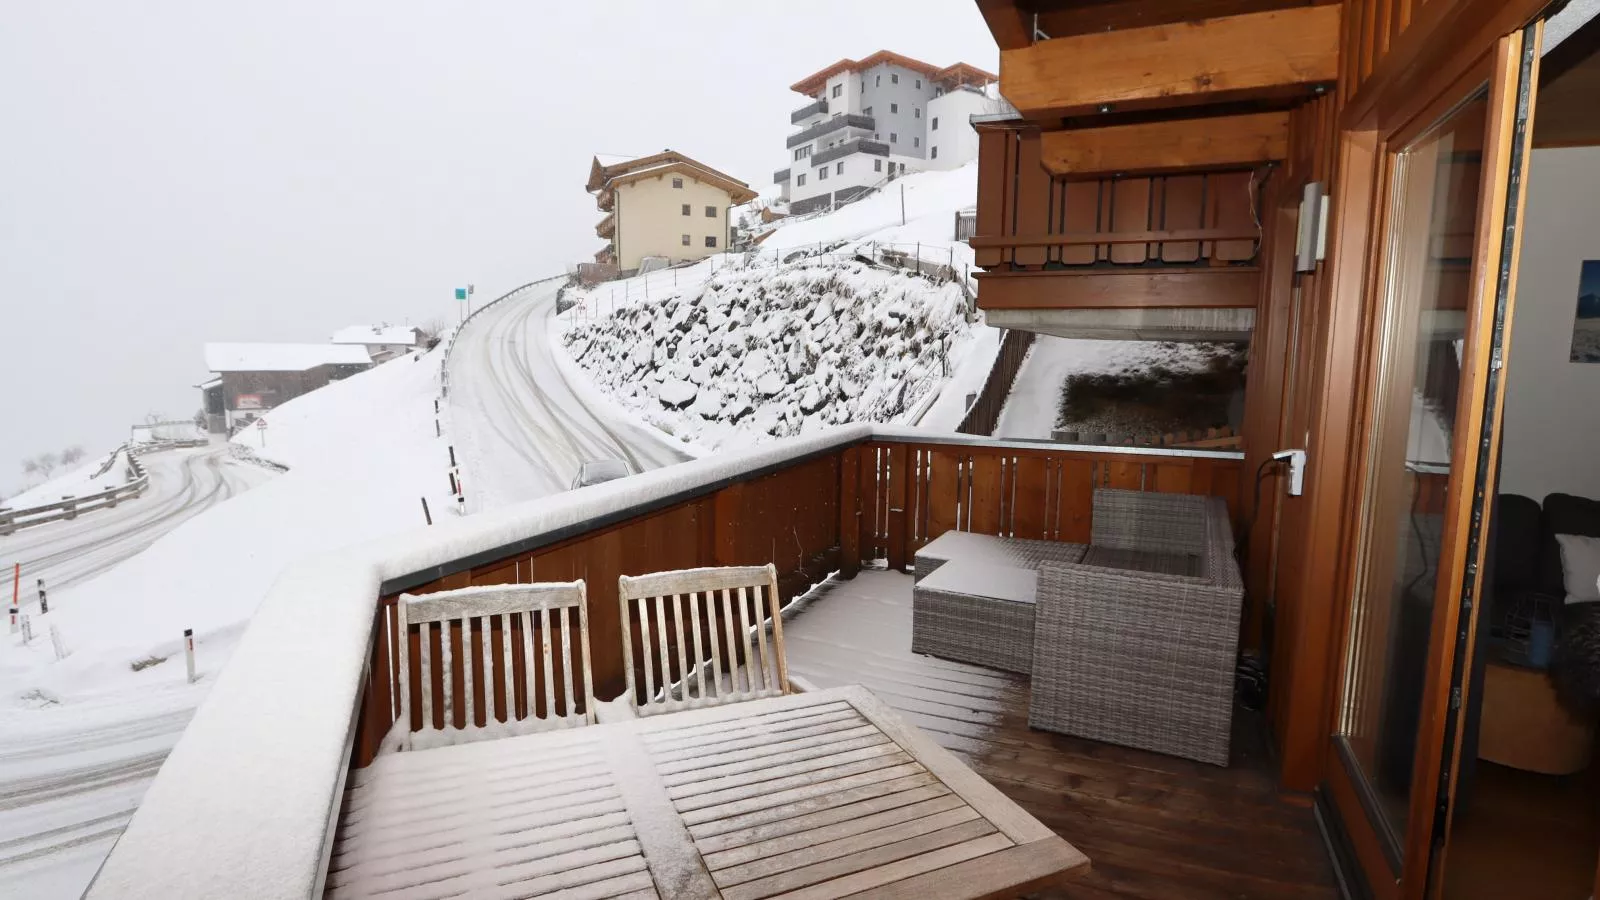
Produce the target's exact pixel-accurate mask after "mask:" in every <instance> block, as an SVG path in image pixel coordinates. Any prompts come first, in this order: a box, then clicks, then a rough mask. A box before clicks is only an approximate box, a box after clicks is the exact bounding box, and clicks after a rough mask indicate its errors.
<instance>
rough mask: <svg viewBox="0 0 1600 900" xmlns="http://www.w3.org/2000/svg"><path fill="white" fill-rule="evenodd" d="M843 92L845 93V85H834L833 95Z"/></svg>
mask: <svg viewBox="0 0 1600 900" xmlns="http://www.w3.org/2000/svg"><path fill="white" fill-rule="evenodd" d="M842 93H844V85H842V84H836V85H834V86H833V96H835V97H837V96H839V95H840V94H842Z"/></svg>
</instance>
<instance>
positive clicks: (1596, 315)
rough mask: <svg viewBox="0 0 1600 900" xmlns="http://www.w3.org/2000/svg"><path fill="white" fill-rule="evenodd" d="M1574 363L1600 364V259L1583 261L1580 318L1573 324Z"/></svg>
mask: <svg viewBox="0 0 1600 900" xmlns="http://www.w3.org/2000/svg"><path fill="white" fill-rule="evenodd" d="M1572 361H1573V362H1575V363H1600V259H1586V260H1584V261H1583V271H1582V272H1581V273H1580V274H1579V275H1578V317H1577V319H1576V320H1575V321H1574V322H1573V323H1572Z"/></svg>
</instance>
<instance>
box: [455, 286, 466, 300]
mask: <svg viewBox="0 0 1600 900" xmlns="http://www.w3.org/2000/svg"><path fill="white" fill-rule="evenodd" d="M456 299H457V300H465V299H467V289H466V288H456Z"/></svg>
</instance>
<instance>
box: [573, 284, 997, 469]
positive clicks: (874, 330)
mask: <svg viewBox="0 0 1600 900" xmlns="http://www.w3.org/2000/svg"><path fill="white" fill-rule="evenodd" d="M971 340H972V327H971V325H970V324H969V323H968V321H967V300H966V297H965V295H964V294H963V293H962V291H961V289H960V287H959V286H957V285H955V284H936V283H934V282H933V281H931V280H929V279H926V278H922V277H918V276H916V275H911V274H906V273H901V272H895V271H889V270H884V269H879V268H875V267H872V266H868V265H866V264H864V263H860V262H853V261H839V260H836V259H835V260H826V261H824V260H805V261H802V262H799V263H796V264H788V265H784V266H780V267H777V268H766V267H759V268H744V269H741V268H733V267H729V268H725V269H723V270H721V271H719V272H717V273H715V274H712V275H710V276H709V277H708V278H707V279H706V280H705V281H704V282H703V283H697V284H694V285H692V286H689V287H686V288H684V289H681V290H680V291H677V292H672V293H668V294H666V295H665V296H663V297H661V299H658V300H653V301H651V302H647V303H637V304H632V305H627V306H623V307H621V308H619V309H617V310H616V312H615V313H614V314H613V315H611V316H608V317H605V318H602V319H600V320H598V321H595V322H593V323H584V324H577V325H575V326H574V327H573V328H572V329H571V330H570V331H569V332H568V333H567V334H566V335H565V337H564V341H565V344H566V346H567V349H568V351H569V352H570V353H571V355H572V356H573V358H574V359H576V360H577V362H578V363H579V365H580V366H581V367H582V368H583V369H584V370H585V372H586V373H587V374H588V375H589V376H590V377H591V378H592V379H593V380H594V381H595V382H596V383H597V384H599V386H600V387H601V388H602V389H603V390H604V391H605V392H606V393H608V394H610V395H611V396H612V397H613V398H614V399H616V400H617V401H618V402H620V403H621V404H622V405H623V406H624V407H626V408H628V409H630V410H633V411H634V412H636V413H637V414H638V415H640V416H641V417H642V418H644V419H645V420H646V421H648V422H650V423H651V424H653V425H656V426H657V427H659V428H661V429H662V430H664V431H668V432H669V433H671V434H674V435H676V436H678V437H679V438H681V439H683V440H686V441H692V442H695V443H697V444H699V445H700V446H702V447H706V448H708V449H715V448H719V447H727V446H744V445H748V444H751V443H756V442H760V441H765V440H771V439H773V438H779V437H787V436H790V435H796V434H802V433H808V432H810V431H813V430H817V429H821V428H824V427H826V426H829V425H835V424H841V423H845V422H894V421H901V420H902V419H903V418H904V417H905V416H906V415H907V414H908V413H909V412H911V411H912V410H913V409H915V408H917V407H918V405H919V401H921V400H923V399H924V398H925V397H926V396H928V395H929V393H930V392H933V391H936V390H937V389H938V388H939V386H940V385H941V384H942V383H943V379H944V378H945V377H946V376H947V374H948V371H949V367H950V364H949V361H950V359H951V358H959V355H960V353H961V352H962V351H963V350H964V349H965V346H966V344H968V343H970V342H971Z"/></svg>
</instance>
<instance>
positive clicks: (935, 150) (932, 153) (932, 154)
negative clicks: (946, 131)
mask: <svg viewBox="0 0 1600 900" xmlns="http://www.w3.org/2000/svg"><path fill="white" fill-rule="evenodd" d="M928 156H929V157H930V158H932V159H938V158H939V148H938V147H935V148H933V150H931V151H929V153H928Z"/></svg>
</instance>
